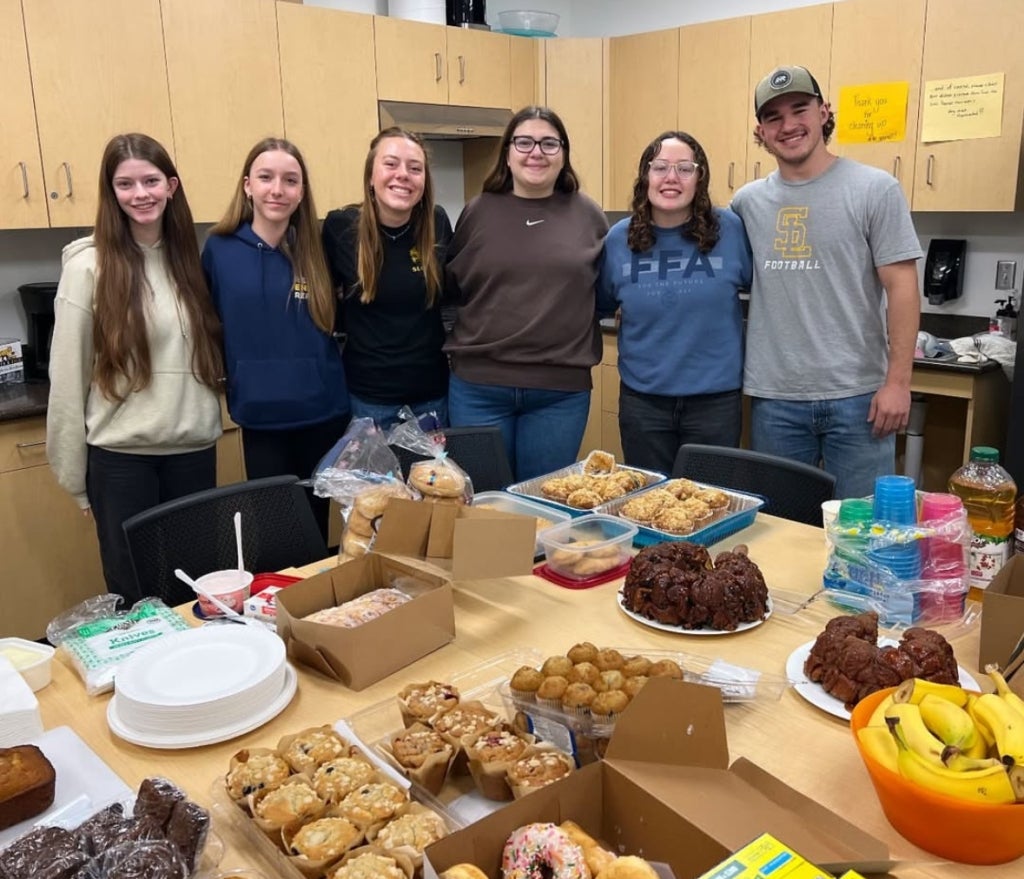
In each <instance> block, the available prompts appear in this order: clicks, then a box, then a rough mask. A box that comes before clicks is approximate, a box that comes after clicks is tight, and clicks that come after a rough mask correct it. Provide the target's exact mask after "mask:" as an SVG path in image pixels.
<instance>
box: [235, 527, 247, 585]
mask: <svg viewBox="0 0 1024 879" xmlns="http://www.w3.org/2000/svg"><path fill="white" fill-rule="evenodd" d="M235 550H236V551H237V553H238V579H239V580H241V579H242V573H243V572H244V571H245V560H244V559H243V558H242V511H241V510H237V511H236V512H235Z"/></svg>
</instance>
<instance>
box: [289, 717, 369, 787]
mask: <svg viewBox="0 0 1024 879" xmlns="http://www.w3.org/2000/svg"><path fill="white" fill-rule="evenodd" d="M277 751H278V753H279V754H280V755H281V756H282V757H283V758H284V759H285V761H286V762H287V763H288V765H289V766H291V767H292V769H293V770H294V771H295V772H305V773H306V774H307V775H312V774H313V772H314V771H315V770H316V768H317V767H318V766H319V765H320V764H321V763H326V762H327V761H328V760H333V759H335V758H336V757H349V756H351V755H352V753H353V751H358V749H357V748H355V747H354V746H353V745H352V743H351V742H348V741H346V740H345V739H344V738H343V737H342V736H341V735H340V734H339V733H338V731H337V730H336V729H335V728H334V727H333V726H330V725H329V724H324V725H323V726H315V727H310V728H308V729H304V730H302V731H301V732H297V733H291V734H290V735H286V736H283V737H282V738H281V740H280V741H279V742H278V743H277Z"/></svg>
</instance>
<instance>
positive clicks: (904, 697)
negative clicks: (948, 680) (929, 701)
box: [892, 678, 967, 708]
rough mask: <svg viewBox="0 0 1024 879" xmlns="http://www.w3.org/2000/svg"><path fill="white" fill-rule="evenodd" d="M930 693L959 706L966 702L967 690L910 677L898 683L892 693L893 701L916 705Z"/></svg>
mask: <svg viewBox="0 0 1024 879" xmlns="http://www.w3.org/2000/svg"><path fill="white" fill-rule="evenodd" d="M928 693H930V694H931V695H933V696H938V697H939V698H940V699H946V700H948V701H949V702H952V703H953V704H954V705H958V706H959V707H960V708H963V707H964V704H965V703H966V702H967V691H966V690H965V689H964V688H963V687H960V686H957V685H956V684H936V683H935V682H934V681H926V680H925V679H924V678H910V679H908V680H905V681H904V682H903V683H902V684H900V685H899V686H898V687H897V688H896V691H895V692H894V693H893V694H892V698H893V701H894V702H909V703H911V704H912V705H917V704H918V703H920V701H921V700H922V699H923V698H924V697H925V695H926V694H928Z"/></svg>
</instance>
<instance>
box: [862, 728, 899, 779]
mask: <svg viewBox="0 0 1024 879" xmlns="http://www.w3.org/2000/svg"><path fill="white" fill-rule="evenodd" d="M857 738H858V739H859V740H860V744H861V747H862V748H863V749H864V750H865V751H866V752H867V753H868V754H870V755H871V756H872V757H873V758H874V759H875V760H876V761H877V762H879V763H881V764H882V765H883V766H884V767H885V768H886V769H890V770H892V771H893V772H898V771H899V770H898V769H897V768H896V753H897V750H898V749H897V746H896V740H895V739H894V738H893V737H892V733H890V732H889V729H888V727H885V726H864V727H861V728H860V729H859V730H857Z"/></svg>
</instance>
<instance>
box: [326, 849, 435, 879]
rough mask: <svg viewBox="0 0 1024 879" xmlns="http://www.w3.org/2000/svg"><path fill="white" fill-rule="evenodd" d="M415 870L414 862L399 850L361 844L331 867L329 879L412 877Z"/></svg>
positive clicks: (407, 878) (405, 878)
mask: <svg viewBox="0 0 1024 879" xmlns="http://www.w3.org/2000/svg"><path fill="white" fill-rule="evenodd" d="M415 870H416V868H415V866H414V865H413V862H412V861H411V860H410V859H409V858H408V857H406V856H405V855H404V854H402V853H401V852H399V851H385V850H384V849H382V848H378V847H377V846H375V845H361V846H359V847H358V848H354V849H352V850H350V851H349V852H348V853H347V854H346V855H345V856H344V857H343V858H342V859H341V862H340V863H339V864H337V865H336V866H334V867H331V871H330V872H329V873H328V874H327V879H412V877H413V873H414V872H415Z"/></svg>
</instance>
